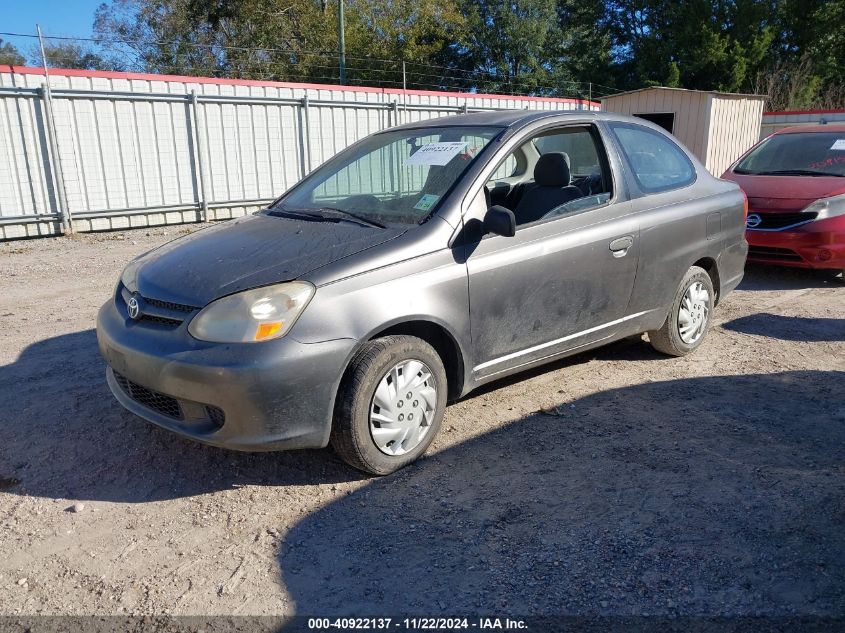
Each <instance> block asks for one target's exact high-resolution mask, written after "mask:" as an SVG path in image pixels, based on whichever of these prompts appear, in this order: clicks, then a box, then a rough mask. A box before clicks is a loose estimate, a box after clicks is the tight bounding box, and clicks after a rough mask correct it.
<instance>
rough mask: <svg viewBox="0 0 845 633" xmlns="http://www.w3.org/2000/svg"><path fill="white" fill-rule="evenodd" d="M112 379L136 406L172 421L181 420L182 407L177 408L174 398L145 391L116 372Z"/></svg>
mask: <svg viewBox="0 0 845 633" xmlns="http://www.w3.org/2000/svg"><path fill="white" fill-rule="evenodd" d="M114 379H115V381H117V384H118V385H119V386H120V388H121V389H122V390H123V392H124V393H125V394H126V395H127V396H129V397H130V398H132V399H133V400H134V401H135V402H137V403H138V404H140V405H143V406H145V407H147V408H148V409H152V410H153V411H156V412H158V413H160V414H162V415H166V416H167V417H169V418H173V419H174V420H181V419H183V417H184V416H183V415H182V407H180V406H179V401H178V400H177V399H176V398H173V397H172V396H168V395H165V394H163V393H159V392H158V391H153V390H152V389H147V388H146V387H143V386H141V385H139V384H138V383H135V382H132V381H131V380H129V379H128V378H127V377H126V376H123V375H121V374H119V373H117V372H114Z"/></svg>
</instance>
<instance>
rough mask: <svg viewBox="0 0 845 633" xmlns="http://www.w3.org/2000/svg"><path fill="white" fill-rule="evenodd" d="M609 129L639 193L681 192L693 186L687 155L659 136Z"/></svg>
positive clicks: (622, 126)
mask: <svg viewBox="0 0 845 633" xmlns="http://www.w3.org/2000/svg"><path fill="white" fill-rule="evenodd" d="M610 128H611V130H613V134H614V135H615V136H616V140H617V141H618V142H619V146H620V147H621V149H622V153H623V154H624V155H625V158H626V159H627V161H628V164H629V165H630V167H631V171H632V173H633V174H634V179H635V180H636V181H637V185H638V186H639V187H640V189H641V190H642V191H644V192H646V193H656V192H659V191H668V190H670V189H680V188H681V187H686V186H687V185H690V184H692V183H693V182H695V167H693V164H692V162H691V161H690V159H689V158H688V157H687V155H686V152H684V150H682V149H681V148H680V147H678V145H677V144H676V143H674V142H673V141H672V140H671V139H669V138H667V137H666V136H664V135H663V134H661V133H660V132H655V131H654V130H650V129H649V128H646V127H642V126H639V125H632V124H626V123H611V124H610Z"/></svg>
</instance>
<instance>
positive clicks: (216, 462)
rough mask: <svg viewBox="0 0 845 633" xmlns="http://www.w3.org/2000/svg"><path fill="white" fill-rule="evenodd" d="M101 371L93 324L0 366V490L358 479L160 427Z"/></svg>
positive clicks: (70, 491)
mask: <svg viewBox="0 0 845 633" xmlns="http://www.w3.org/2000/svg"><path fill="white" fill-rule="evenodd" d="M643 350H645V351H643ZM649 350H650V348H649V347H648V346H647V345H643V344H641V343H640V344H637V343H636V342H635V341H633V339H626V340H624V341H620V342H618V343H615V344H613V345H610V346H608V347H607V348H603V349H600V350H594V351H592V352H585V353H584V354H580V355H578V356H574V357H571V358H568V359H564V360H562V361H559V362H557V363H552V364H550V365H547V366H545V367H539V368H536V369H533V370H530V371H528V372H525V373H523V374H519V375H517V376H512V377H509V378H505V379H502V380H500V381H497V382H496V383H493V384H492V385H485V386H484V387H482V389H481V390H478V391H476V392H473V393H472V394H471V395H470V396H469V397H473V396H475V395H479V394H481V393H486V392H487V391H492V390H495V389H496V388H499V387H502V386H504V385H505V384H512V383H515V382H518V381H520V380H528V379H530V378H532V377H534V376H536V375H539V374H541V373H543V372H548V371H554V370H555V369H559V368H560V367H563V366H566V365H569V364H574V363H578V362H583V361H584V359H585V358H596V357H603V358H614V357H616V355H621V357H627V358H630V359H631V360H635V359H639V358H640V356H641V355H642V354H646V355H648V356H650V355H651V354H652V352H650V351H649ZM104 371H105V364H104V363H103V361H102V360H101V359H100V356H99V353H98V351H97V339H96V334H95V332H94V330H87V331H83V332H76V333H73V334H65V335H62V336H57V337H54V338H50V339H45V340H43V341H39V342H37V343H33V344H32V345H30V346H29V347H27V348H26V349H25V350H24V351H23V352H22V353H21V355H20V356H19V357H18V358H17V359H16V361H15V362H14V363H11V364H9V365H6V366H3V367H0V447H2V450H0V491H7V492H13V493H18V494H28V495H34V496H41V497H48V498H60V499H72V500H86V501H97V500H99V501H117V502H127V503H141V502H148V501H159V500H164V499H175V498H181V497H187V496H193V495H198V494H203V493H206V492H212V491H215V490H225V489H229V488H233V487H237V486H241V485H247V484H251V485H267V486H283V485H290V484H314V483H340V482H345V481H359V480H364V479H367V477H366V476H365V475H362V474H360V473H358V472H357V471H355V470H353V469H351V468H349V467H348V466H346V465H345V464H343V462H341V461H340V459H339V458H338V457H337V456H336V455H335V454H334V453H333V452H332V451H331V450H315V451H291V452H282V453H278V452H275V453H240V452H235V451H229V450H224V449H219V448H215V447H211V446H204V445H202V444H199V443H197V442H194V441H191V440H188V439H185V438H182V437H179V436H178V435H175V434H173V433H171V432H169V431H166V430H163V429H159V428H158V427H156V426H154V425H152V424H149V423H147V422H145V421H144V420H142V419H140V418H138V417H136V416H135V415H133V414H131V413H129V412H127V411H126V410H124V409H123V408H122V407H121V406H120V405H119V404H118V403H117V402H116V401H115V399H114V398H113V396H112V395H111V392H110V391H109V389H108V387H107V386H106V382H105V377H104Z"/></svg>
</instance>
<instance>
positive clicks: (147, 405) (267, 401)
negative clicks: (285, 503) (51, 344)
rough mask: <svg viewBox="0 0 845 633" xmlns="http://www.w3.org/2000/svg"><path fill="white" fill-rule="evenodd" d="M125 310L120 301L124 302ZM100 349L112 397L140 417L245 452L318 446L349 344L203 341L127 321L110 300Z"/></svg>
mask: <svg viewBox="0 0 845 633" xmlns="http://www.w3.org/2000/svg"><path fill="white" fill-rule="evenodd" d="M118 303H119V302H118ZM97 341H98V344H99V347H100V353H101V354H102V356H103V358H104V359H105V360H106V363H107V364H108V368H107V370H106V376H107V381H108V384H109V387H110V388H111V390H112V393H113V394H114V396H115V398H117V400H118V402H120V404H122V405H123V406H124V407H125V408H126V409H128V410H129V411H131V412H132V413H135V414H136V415H138V416H140V417H142V418H145V419H146V420H149V421H150V422H153V423H154V424H157V425H158V426H161V427H164V428H166V429H168V430H170V431H173V432H175V433H178V434H180V435H184V436H187V437H190V438H192V439H194V440H197V441H200V442H204V443H206V444H211V445H214V446H220V447H223V448H230V449H235V450H243V451H267V450H286V449H295V448H321V447H324V446H326V444H328V441H329V434H330V431H331V422H332V413H333V410H334V397H335V394H336V393H337V388H338V385H339V384H340V380H341V377H342V375H343V371H344V368H345V367H346V362H347V360H348V358H349V357H350V356H351V354H352V351H353V349H354V346H355V341H354V340H352V339H338V340H333V341H327V342H323V343H309V344H306V343H300V342H299V341H297V340H295V339H294V338H292V337H291V336H290V335H288V336H286V337H284V338H281V339H276V340H273V341H267V342H264V343H242V344H220V343H206V342H203V341H198V340H196V339H194V338H193V337H191V336H190V334H188V332H187V321H185V322H184V323H182V325H180V326H179V327H178V328H175V329H174V328H168V327H166V326H159V325H156V324H144V323H139V322H135V321H132V320H131V319H129V318H128V315H127V314H126V312H125V309H122V307H118V305H116V302H115V301H114V299H111V300H109V301H108V302H107V303H106V304H105V305H104V306H103V307H102V308H101V309H100V312H99V315H98V317H97Z"/></svg>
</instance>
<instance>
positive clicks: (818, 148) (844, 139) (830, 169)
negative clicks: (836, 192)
mask: <svg viewBox="0 0 845 633" xmlns="http://www.w3.org/2000/svg"><path fill="white" fill-rule="evenodd" d="M734 173H737V174H757V175H784V176H790V175H795V176H845V132H838V133H837V132H806V133H801V132H799V133H797V134H777V135H775V136H772V137H769V138H768V139H767V140H766V141H764V142H763V143H762V144H761V145H760V146H759V147H757V148H756V149H755V150H753V151H752V152H751V153H750V154H748V156H746V157H745V158H743V159H742V160H741V161H740V162H739V164H738V165H737V166H736V167H735V168H734Z"/></svg>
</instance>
